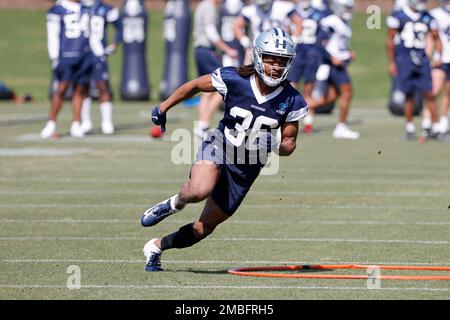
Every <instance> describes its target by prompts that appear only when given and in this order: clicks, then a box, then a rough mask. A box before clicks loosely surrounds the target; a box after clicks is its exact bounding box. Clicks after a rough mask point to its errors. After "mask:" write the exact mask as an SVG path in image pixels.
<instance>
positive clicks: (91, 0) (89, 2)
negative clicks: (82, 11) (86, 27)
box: [81, 0, 98, 7]
mask: <svg viewBox="0 0 450 320" xmlns="http://www.w3.org/2000/svg"><path fill="white" fill-rule="evenodd" d="M97 2H98V0H81V4H83V5H84V6H86V7H92V6H93V5H95V4H96V3H97Z"/></svg>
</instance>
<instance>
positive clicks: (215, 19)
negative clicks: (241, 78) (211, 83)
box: [193, 0, 239, 138]
mask: <svg viewBox="0 0 450 320" xmlns="http://www.w3.org/2000/svg"><path fill="white" fill-rule="evenodd" d="M221 3H222V0H202V1H200V3H199V4H198V5H197V8H196V9H195V13H194V33H193V36H194V47H195V60H196V62H197V71H198V75H199V76H203V75H206V74H211V73H212V72H213V71H214V70H216V69H217V68H220V67H221V66H222V59H221V57H220V55H219V53H218V52H217V51H221V52H223V53H225V54H226V55H228V56H229V57H230V58H232V59H237V58H238V57H239V52H238V51H237V50H236V49H233V48H232V47H230V46H229V45H227V44H226V43H225V42H224V41H223V39H222V38H221V37H220V34H219V31H218V25H219V7H220V5H221ZM221 103H222V97H221V96H220V95H219V94H218V93H217V92H203V93H202V97H201V99H200V104H199V106H198V123H197V126H196V127H195V128H194V134H195V135H196V136H197V137H199V138H204V137H206V134H207V131H208V129H209V123H210V121H211V119H212V117H213V115H214V113H215V112H216V111H217V109H218V108H219V106H220V105H221Z"/></svg>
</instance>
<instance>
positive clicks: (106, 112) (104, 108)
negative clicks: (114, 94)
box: [100, 101, 113, 122]
mask: <svg viewBox="0 0 450 320" xmlns="http://www.w3.org/2000/svg"><path fill="white" fill-rule="evenodd" d="M112 108H113V106H112V103H111V102H109V101H106V102H102V103H101V104H100V113H101V114H102V122H112Z"/></svg>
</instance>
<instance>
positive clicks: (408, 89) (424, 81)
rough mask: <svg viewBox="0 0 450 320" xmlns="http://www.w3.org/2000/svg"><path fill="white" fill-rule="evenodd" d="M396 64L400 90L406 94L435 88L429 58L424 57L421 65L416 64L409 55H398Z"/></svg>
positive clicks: (429, 90)
mask: <svg viewBox="0 0 450 320" xmlns="http://www.w3.org/2000/svg"><path fill="white" fill-rule="evenodd" d="M396 64H397V78H398V83H399V90H400V91H401V92H403V93H404V94H405V95H411V94H413V93H414V92H416V91H417V92H431V91H432V90H433V86H432V80H431V67H430V64H429V62H428V60H425V59H424V60H423V62H422V64H421V65H416V64H414V63H413V62H412V61H411V59H410V58H409V57H404V56H397V57H396Z"/></svg>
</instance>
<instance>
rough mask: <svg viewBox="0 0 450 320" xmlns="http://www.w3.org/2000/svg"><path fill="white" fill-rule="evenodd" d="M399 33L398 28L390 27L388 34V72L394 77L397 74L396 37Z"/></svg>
mask: <svg viewBox="0 0 450 320" xmlns="http://www.w3.org/2000/svg"><path fill="white" fill-rule="evenodd" d="M396 34H397V29H392V28H390V29H388V34H387V37H386V54H387V60H388V72H389V74H390V75H391V76H392V77H395V76H396V75H397V65H396V64H395V60H394V56H395V45H394V38H395V35H396Z"/></svg>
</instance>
